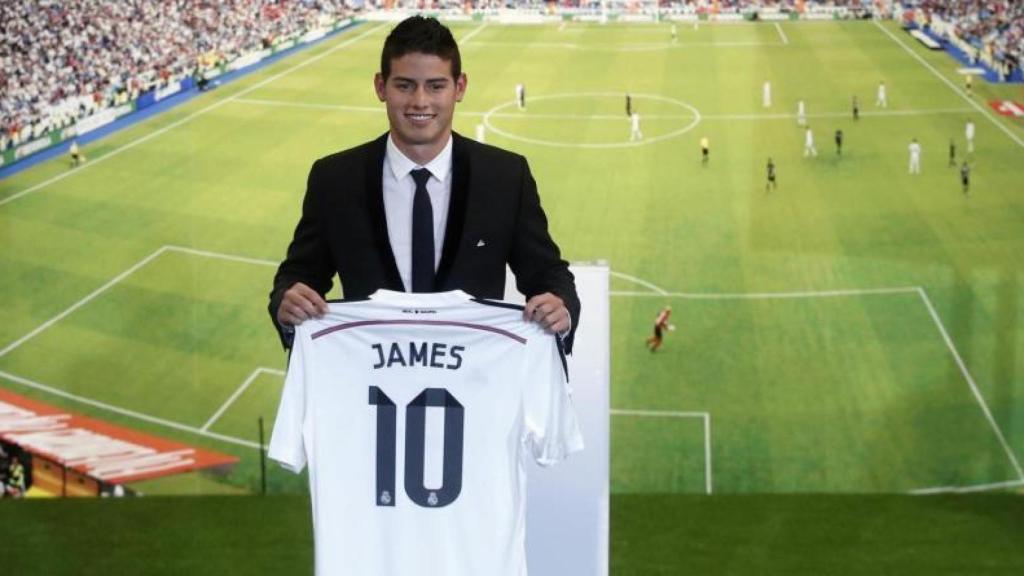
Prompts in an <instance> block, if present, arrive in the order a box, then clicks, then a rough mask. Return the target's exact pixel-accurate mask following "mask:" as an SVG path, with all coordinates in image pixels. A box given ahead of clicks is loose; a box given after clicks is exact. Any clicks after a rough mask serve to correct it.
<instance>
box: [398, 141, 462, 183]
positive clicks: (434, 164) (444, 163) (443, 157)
mask: <svg viewBox="0 0 1024 576" xmlns="http://www.w3.org/2000/svg"><path fill="white" fill-rule="evenodd" d="M385 157H386V158H387V163H388V166H390V167H391V173H392V174H394V176H395V180H401V179H402V178H405V177H406V176H408V175H409V172H412V171H413V170H415V169H416V168H426V169H427V170H429V171H430V175H431V176H433V177H434V178H437V179H438V180H440V181H441V182H444V181H445V180H447V179H448V174H449V173H450V172H451V171H452V136H451V135H450V134H449V135H448V142H447V143H446V144H445V145H444V148H442V149H441V152H440V153H438V155H437V156H435V157H434V159H433V160H431V161H430V162H427V163H426V164H425V165H423V166H420V165H419V164H417V163H415V162H413V161H412V160H410V159H409V157H408V156H406V155H405V154H403V153H402V151H401V150H399V149H398V146H397V145H396V144H395V141H394V139H392V137H391V134H388V146H387V152H386V154H385Z"/></svg>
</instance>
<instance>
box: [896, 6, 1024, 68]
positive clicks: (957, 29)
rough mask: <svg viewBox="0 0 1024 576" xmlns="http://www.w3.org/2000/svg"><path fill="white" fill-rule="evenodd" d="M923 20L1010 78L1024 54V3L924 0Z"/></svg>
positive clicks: (1018, 66)
mask: <svg viewBox="0 0 1024 576" xmlns="http://www.w3.org/2000/svg"><path fill="white" fill-rule="evenodd" d="M916 8H917V10H918V11H920V12H921V16H922V17H923V20H924V23H925V24H926V25H927V26H928V27H929V28H931V29H932V30H933V31H934V32H936V33H938V34H939V35H940V36H943V37H945V39H946V40H948V41H950V42H953V43H958V44H964V45H966V46H965V48H967V47H969V50H965V51H968V52H969V53H971V54H972V56H973V58H974V59H976V60H981V61H983V62H985V63H987V64H989V65H990V66H991V67H992V68H994V69H996V70H997V71H998V72H999V73H1000V76H1001V79H1007V78H1010V77H1012V76H1013V75H1014V72H1015V71H1017V70H1019V69H1020V63H1021V58H1022V56H1024V4H1022V3H1021V2H1013V1H1010V0H988V1H981V0H922V1H921V2H918V3H917V5H916Z"/></svg>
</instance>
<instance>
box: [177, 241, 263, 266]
mask: <svg viewBox="0 0 1024 576" xmlns="http://www.w3.org/2000/svg"><path fill="white" fill-rule="evenodd" d="M163 249H164V250H167V251H168V252H181V253H183V254H191V255H192V256H202V257H203V258H216V259H218V260H229V261H231V262H241V263H242V264H255V265H257V266H273V267H274V268H276V267H277V266H278V265H279V264H281V263H280V262H275V261H273V260H265V259H263V258H250V257H248V256H238V255H235V254H228V253H226V252H211V251H209V250H197V249H195V248H188V247H186V246H173V245H168V246H164V247H163Z"/></svg>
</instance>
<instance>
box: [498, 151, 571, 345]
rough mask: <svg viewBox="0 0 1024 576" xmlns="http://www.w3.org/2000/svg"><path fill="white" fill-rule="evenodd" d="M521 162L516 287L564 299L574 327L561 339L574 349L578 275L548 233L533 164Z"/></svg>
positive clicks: (511, 261) (512, 260) (514, 257)
mask: <svg viewBox="0 0 1024 576" xmlns="http://www.w3.org/2000/svg"><path fill="white" fill-rule="evenodd" d="M520 162H521V164H522V165H521V170H520V198H519V212H518V215H517V217H516V226H515V237H514V238H513V240H512V253H511V255H510V256H509V267H511V268H512V273H513V274H515V276H516V287H517V288H518V289H519V291H520V292H522V293H523V295H524V296H526V298H527V299H529V298H532V297H533V296H536V295H538V294H543V293H544V292H551V293H552V294H554V295H556V296H558V297H559V298H561V299H562V300H563V301H564V302H565V306H566V308H568V309H569V316H570V317H571V319H572V327H571V329H570V331H569V334H567V335H566V336H565V338H563V340H562V343H563V345H564V346H565V351H566V353H571V352H572V343H573V340H574V338H575V336H576V328H577V327H578V326H579V323H580V300H579V297H578V296H577V295H576V282H575V278H574V277H573V275H572V272H570V271H569V263H568V262H566V261H565V260H563V259H562V256H561V253H560V251H559V249H558V245H557V244H555V241H554V240H553V239H552V238H551V234H550V233H548V219H547V216H546V215H545V214H544V209H543V208H541V205H540V196H538V194H537V183H536V182H535V181H534V179H533V175H532V174H531V173H530V166H529V164H527V162H526V159H525V158H521V157H520Z"/></svg>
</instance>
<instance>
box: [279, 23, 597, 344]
mask: <svg viewBox="0 0 1024 576" xmlns="http://www.w3.org/2000/svg"><path fill="white" fill-rule="evenodd" d="M466 83H467V79H466V75H465V74H463V73H462V70H461V59H460V57H459V49H458V46H457V44H456V42H455V39H454V38H453V37H452V35H451V32H450V31H449V30H448V29H447V28H446V27H444V26H443V25H441V24H440V23H439V22H438V21H437V20H435V19H433V18H423V17H421V16H413V17H411V18H408V19H406V20H404V21H403V22H401V23H400V24H399V25H398V26H396V27H395V29H394V30H392V32H391V34H389V35H388V38H387V40H385V42H384V50H383V52H382V54H381V71H380V73H378V74H377V75H376V76H375V77H374V88H375V89H376V91H377V96H378V98H379V99H380V100H381V102H384V103H385V104H386V107H387V114H388V122H389V124H390V129H389V131H388V133H387V134H384V135H383V136H381V137H379V138H377V139H376V140H373V141H371V142H367V143H365V144H362V145H360V146H357V147H355V148H352V149H349V150H346V151H344V152H339V153H336V154H332V155H330V156H327V157H325V158H321V159H319V160H317V161H316V162H315V163H314V164H313V168H312V169H311V170H310V173H309V179H308V182H307V188H306V197H305V200H304V201H303V206H302V217H301V218H300V220H299V223H298V225H297V226H296V228H295V236H294V238H293V239H292V242H291V245H290V246H289V247H288V255H287V257H286V258H285V260H284V262H282V263H281V265H280V267H279V268H278V271H277V275H276V276H275V277H274V289H273V291H272V292H271V293H270V307H269V309H270V315H271V317H272V318H273V319H274V322H275V326H276V327H277V328H278V331H279V332H280V335H281V339H282V342H283V343H284V345H285V346H286V347H287V346H289V344H290V341H291V334H292V327H293V326H295V325H297V324H300V323H302V322H303V321H305V320H307V319H309V318H311V317H316V316H319V315H321V314H323V313H325V312H326V311H327V304H326V302H325V301H324V294H326V293H327V292H328V291H329V290H330V288H331V281H332V278H333V277H334V274H335V273H337V274H338V278H339V280H340V281H341V284H342V288H343V290H344V294H345V297H346V298H349V299H355V298H365V297H367V296H369V295H370V294H372V293H373V292H374V291H376V290H377V289H380V288H384V289H389V290H399V291H401V290H406V291H413V292H440V291H446V290H455V289H459V290H464V291H465V292H467V293H469V294H471V295H473V296H475V297H478V298H494V299H500V298H502V297H503V295H504V286H505V265H506V264H508V266H509V267H511V269H512V272H513V273H514V274H515V277H516V285H517V287H518V289H519V291H520V292H522V293H523V294H524V295H525V296H526V297H527V303H526V307H525V310H524V317H525V318H526V319H529V320H534V321H537V322H539V323H540V324H542V325H543V326H544V327H545V328H546V329H548V330H549V331H551V332H554V333H556V334H560V335H562V337H563V343H564V344H565V348H566V351H571V348H572V340H573V335H574V333H575V329H576V326H577V325H578V323H579V314H580V303H579V298H578V297H577V296H576V287H575V283H574V279H573V275H572V273H570V272H569V267H568V263H567V262H566V261H565V260H563V259H562V258H561V256H560V253H559V249H558V246H557V245H556V244H555V242H554V241H553V240H552V239H551V236H550V235H549V234H548V228H547V218H546V216H545V215H544V210H543V209H542V208H541V205H540V198H539V196H538V195H537V185H536V183H535V182H534V180H533V176H532V175H531V174H530V168H529V166H528V165H527V162H526V159H525V158H523V157H522V156H519V155H518V154H513V153H511V152H507V151H505V150H501V149H499V148H495V147H493V146H487V145H485V144H480V143H477V142H474V141H472V140H469V139H467V138H464V137H462V136H460V135H459V134H456V133H454V132H452V116H453V114H454V111H455V103H456V102H461V101H462V97H463V95H464V94H465V91H466ZM410 223H411V224H410Z"/></svg>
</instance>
